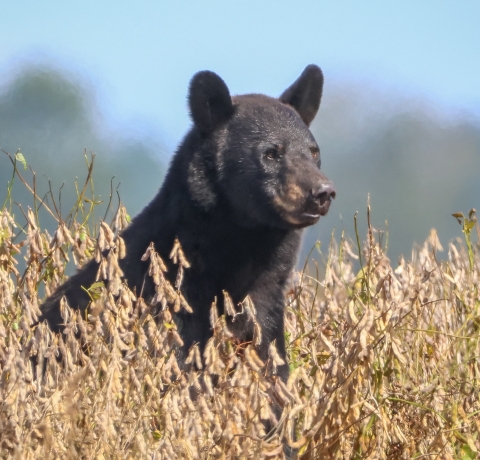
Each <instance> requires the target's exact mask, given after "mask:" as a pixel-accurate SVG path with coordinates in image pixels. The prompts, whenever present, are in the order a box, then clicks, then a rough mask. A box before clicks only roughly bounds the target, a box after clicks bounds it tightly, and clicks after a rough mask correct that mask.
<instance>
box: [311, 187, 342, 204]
mask: <svg viewBox="0 0 480 460" xmlns="http://www.w3.org/2000/svg"><path fill="white" fill-rule="evenodd" d="M336 195H337V192H336V191H335V187H334V186H333V184H320V185H319V186H318V187H315V188H312V189H311V190H310V196H311V197H312V198H313V199H314V200H316V201H320V203H321V204H323V203H325V201H327V200H332V199H334V198H335V196H336Z"/></svg>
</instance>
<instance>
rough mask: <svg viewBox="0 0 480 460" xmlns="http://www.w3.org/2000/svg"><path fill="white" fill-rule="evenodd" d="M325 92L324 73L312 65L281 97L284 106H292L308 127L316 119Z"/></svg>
mask: <svg viewBox="0 0 480 460" xmlns="http://www.w3.org/2000/svg"><path fill="white" fill-rule="evenodd" d="M322 90H323V73H322V70H321V69H320V67H318V66H316V65H315V64H310V65H309V66H307V67H306V68H305V70H304V71H303V72H302V75H300V76H299V77H298V79H297V80H296V81H295V82H294V83H293V85H292V86H290V87H289V88H287V89H286V90H285V91H284V92H283V94H282V95H281V96H280V100H281V101H282V102H283V103H284V104H288V105H291V106H292V107H293V108H294V109H295V110H296V111H297V112H298V114H299V115H300V118H301V119H302V120H303V121H304V122H305V124H306V125H307V126H310V123H311V122H312V120H313V119H314V118H315V115H316V114H317V111H318V108H319V107H320V99H321V98H322Z"/></svg>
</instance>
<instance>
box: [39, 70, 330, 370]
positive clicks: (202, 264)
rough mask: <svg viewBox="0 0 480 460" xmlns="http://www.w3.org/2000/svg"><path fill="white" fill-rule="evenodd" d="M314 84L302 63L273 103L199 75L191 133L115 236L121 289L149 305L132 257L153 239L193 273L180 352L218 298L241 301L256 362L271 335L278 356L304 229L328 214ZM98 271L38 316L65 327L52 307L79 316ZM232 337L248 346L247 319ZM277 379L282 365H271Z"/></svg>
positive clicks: (317, 80) (86, 271)
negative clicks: (177, 246)
mask: <svg viewBox="0 0 480 460" xmlns="http://www.w3.org/2000/svg"><path fill="white" fill-rule="evenodd" d="M322 87H323V75H322V72H321V70H320V69H319V68H318V67H317V66H314V65H310V66H308V67H307V68H306V69H305V71H304V72H303V73H302V75H301V76H300V78H299V79H298V80H297V81H296V82H295V83H294V84H293V85H292V86H291V87H290V88H288V89H287V90H286V91H285V92H284V93H283V95H282V96H281V98H280V99H274V98H270V97H267V96H263V95H257V94H251V95H244V96H236V97H233V98H231V97H230V93H229V90H228V88H227V86H226V85H225V83H224V82H223V80H222V79H221V78H220V77H218V76H217V75H216V74H214V73H212V72H207V71H205V72H199V73H197V74H196V75H195V76H194V77H193V79H192V81H191V84H190V94H189V104H190V113H191V117H192V120H193V126H192V128H191V129H190V131H189V132H188V134H187V135H186V137H185V139H184V140H183V142H182V143H181V145H180V147H179V148H178V150H177V152H176V154H175V156H174V157H173V159H172V162H171V165H170V168H169V171H168V173H167V176H166V178H165V181H164V184H163V186H162V187H161V189H160V191H159V193H158V194H157V196H156V197H155V198H154V199H153V201H152V202H151V203H150V204H149V205H148V206H146V207H145V209H144V210H143V211H142V212H141V213H140V214H139V215H138V216H137V217H136V218H135V219H134V220H133V222H132V223H131V225H130V226H129V227H128V228H127V229H126V230H125V231H124V232H123V234H122V236H123V238H124V240H125V243H126V247H127V255H126V258H125V259H123V260H121V261H120V266H121V268H122V270H123V272H124V274H125V278H126V279H127V280H128V285H129V286H130V288H131V289H133V290H135V291H136V293H137V294H138V293H140V292H141V291H142V293H143V297H144V298H146V299H147V300H148V298H149V297H151V296H152V295H153V293H154V292H153V290H154V286H153V283H152V282H151V280H150V279H149V277H148V276H146V271H147V268H148V262H142V261H141V260H140V258H141V256H142V255H143V254H144V252H145V250H146V248H147V247H148V245H149V244H150V243H151V242H153V243H154V245H155V249H156V250H157V252H158V253H159V254H160V255H161V257H162V258H163V260H164V261H165V262H166V263H167V265H168V272H167V276H168V277H169V279H170V281H171V282H172V283H173V282H174V280H175V276H176V266H174V265H173V263H172V262H171V261H170V259H169V253H170V251H171V249H172V247H173V243H174V240H175V238H178V239H179V241H180V243H181V245H182V248H183V250H184V252H185V255H186V257H187V259H188V260H189V262H190V263H191V268H189V269H187V270H185V275H184V280H183V283H182V291H183V294H184V296H185V297H186V299H187V301H188V303H189V304H190V305H191V307H192V308H193V313H192V314H189V313H186V312H185V313H180V317H181V318H180V319H181V321H182V323H183V328H182V330H181V335H182V338H183V340H184V342H185V345H184V351H187V350H188V349H189V348H190V346H191V345H192V344H194V343H196V342H198V343H199V344H200V345H201V347H202V348H203V346H204V345H205V343H206V341H207V340H208V338H209V337H210V336H211V326H210V322H209V309H210V306H211V304H212V302H213V300H214V299H215V297H216V298H217V300H218V308H219V313H220V314H223V295H222V291H224V290H225V291H227V292H228V293H229V294H230V296H231V298H232V300H233V302H234V304H235V305H236V304H238V303H239V302H241V301H242V300H243V299H244V298H245V297H246V296H247V295H249V296H250V297H251V298H252V299H253V302H254V304H255V307H256V310H257V320H258V322H259V323H260V325H261V328H262V341H261V344H260V346H259V347H258V351H259V355H260V357H261V358H262V359H264V360H265V359H266V358H267V355H268V346H269V344H270V342H271V341H272V340H276V344H277V348H278V352H279V354H280V356H282V357H283V358H285V341H284V320H283V313H284V305H285V290H286V287H287V284H288V280H289V277H290V275H291V273H292V270H293V268H294V266H295V262H296V257H297V253H298V249H299V246H300V240H301V234H302V228H304V227H306V226H308V225H312V224H313V223H315V222H316V221H317V220H318V219H319V217H320V215H324V214H326V212H327V211H328V207H329V205H330V201H331V198H333V197H334V196H335V192H334V190H333V186H332V184H331V183H330V181H329V180H328V179H327V178H326V177H325V176H324V175H323V173H322V172H321V171H320V159H319V149H318V146H317V143H316V142H315V139H314V138H313V136H312V134H311V132H310V131H309V129H308V127H307V125H308V124H309V123H310V122H311V121H312V120H313V118H314V116H315V114H316V112H317V110H318V107H319V104H320V98H321V94H322ZM97 269H98V264H97V263H96V262H95V261H91V262H89V263H88V264H87V265H86V266H85V267H84V268H82V269H81V270H80V271H79V272H78V273H77V274H76V275H74V276H72V277H71V278H70V279H69V280H68V281H67V282H66V283H65V284H64V285H62V286H61V287H60V288H59V289H58V290H57V292H55V293H54V294H53V295H52V296H51V297H50V298H48V299H47V300H46V302H45V303H44V304H43V306H42V307H41V310H42V317H41V320H47V321H48V323H49V325H50V327H51V328H52V329H53V330H55V331H60V330H62V318H61V316H60V311H59V310H60V309H59V303H60V299H61V298H62V296H66V298H67V301H68V304H69V305H70V306H71V307H72V308H80V309H85V308H86V307H87V305H88V303H89V297H88V295H87V294H86V293H85V291H84V290H83V289H82V288H81V286H84V287H89V286H91V285H92V284H93V283H94V281H95V276H96V273H97ZM230 319H231V318H230ZM229 326H230V328H231V330H232V332H233V333H234V334H235V336H236V337H237V338H238V339H239V340H240V341H249V340H252V335H253V324H252V322H251V321H249V320H248V318H247V315H246V314H240V315H237V317H236V319H235V322H232V321H230V320H229ZM279 373H280V375H281V377H282V378H283V379H286V378H287V377H288V367H287V366H286V365H285V366H283V367H282V368H281V369H279Z"/></svg>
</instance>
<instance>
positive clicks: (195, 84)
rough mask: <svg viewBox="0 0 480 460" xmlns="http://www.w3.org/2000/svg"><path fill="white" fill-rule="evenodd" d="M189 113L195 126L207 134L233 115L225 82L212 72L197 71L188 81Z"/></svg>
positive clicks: (230, 99)
mask: <svg viewBox="0 0 480 460" xmlns="http://www.w3.org/2000/svg"><path fill="white" fill-rule="evenodd" d="M188 104H189V106H190V115H191V117H192V120H193V122H194V123H195V126H197V127H198V128H199V129H200V131H201V132H202V133H203V134H208V133H210V132H212V131H213V130H214V129H216V128H217V127H218V126H219V125H221V124H222V123H225V122H226V121H228V120H229V119H230V117H231V116H232V115H233V103H232V98H231V97H230V91H229V90H228V88H227V85H226V84H225V82H224V81H223V80H222V79H221V78H220V77H219V76H218V75H217V74H216V73H214V72H210V71H208V70H205V71H202V72H198V73H197V74H195V75H194V76H193V78H192V81H191V82H190V91H189V95H188Z"/></svg>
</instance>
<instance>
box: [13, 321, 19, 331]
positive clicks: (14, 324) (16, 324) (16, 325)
mask: <svg viewBox="0 0 480 460" xmlns="http://www.w3.org/2000/svg"><path fill="white" fill-rule="evenodd" d="M12 329H13V330H14V331H18V323H17V322H15V323H12Z"/></svg>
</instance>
